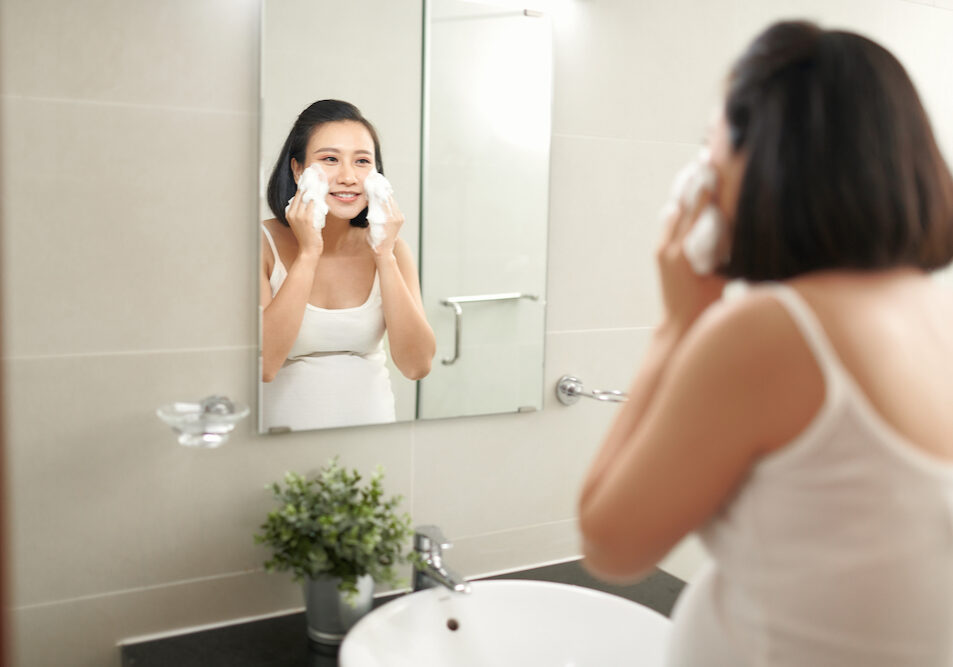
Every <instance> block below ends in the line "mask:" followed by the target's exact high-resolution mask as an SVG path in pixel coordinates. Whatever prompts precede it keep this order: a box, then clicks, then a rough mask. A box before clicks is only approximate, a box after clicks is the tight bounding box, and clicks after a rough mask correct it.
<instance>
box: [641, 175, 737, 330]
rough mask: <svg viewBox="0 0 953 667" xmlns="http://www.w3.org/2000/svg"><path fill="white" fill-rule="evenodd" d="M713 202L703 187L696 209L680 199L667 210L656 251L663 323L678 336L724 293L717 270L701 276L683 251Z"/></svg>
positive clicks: (723, 285)
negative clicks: (690, 234) (706, 209)
mask: <svg viewBox="0 0 953 667" xmlns="http://www.w3.org/2000/svg"><path fill="white" fill-rule="evenodd" d="M710 203H711V193H710V192H708V191H702V192H701V194H700V196H699V197H698V200H697V201H696V202H695V208H694V209H693V210H691V211H688V210H686V209H685V207H684V205H682V204H681V203H679V204H677V205H674V206H671V207H670V208H668V209H667V210H666V212H665V214H664V215H665V231H664V232H663V234H662V239H661V242H660V243H659V247H658V250H657V251H656V260H657V262H658V269H659V279H660V282H661V287H662V302H663V305H664V309H665V315H664V320H663V325H662V326H663V328H664V327H665V326H668V327H672V328H674V330H675V332H676V334H677V335H678V336H679V337H680V336H681V334H684V333H685V332H686V331H688V330H689V329H690V328H691V326H692V324H694V323H695V320H696V319H698V316H699V315H701V314H702V312H704V311H705V309H706V308H708V306H710V305H711V304H712V303H714V302H715V301H717V300H718V299H719V298H720V297H721V293H722V291H723V290H724V288H725V284H726V283H727V281H726V280H725V279H724V278H722V277H721V276H719V275H717V274H712V275H705V276H701V275H698V274H697V273H695V271H693V270H692V267H691V264H689V262H688V258H687V257H685V253H684V251H683V245H684V242H685V237H686V236H687V235H688V232H689V231H690V230H691V229H692V226H693V225H694V224H695V223H696V222H697V220H698V217H699V214H700V213H701V212H702V211H703V210H704V209H705V207H706V206H708V205H709V204H710Z"/></svg>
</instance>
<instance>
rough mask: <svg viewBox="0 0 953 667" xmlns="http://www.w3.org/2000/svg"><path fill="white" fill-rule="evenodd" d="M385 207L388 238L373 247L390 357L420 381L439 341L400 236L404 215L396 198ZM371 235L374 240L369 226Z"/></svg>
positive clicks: (414, 270) (385, 229)
mask: <svg viewBox="0 0 953 667" xmlns="http://www.w3.org/2000/svg"><path fill="white" fill-rule="evenodd" d="M385 209H386V210H387V213H388V219H387V221H386V222H385V223H384V238H383V240H381V242H380V243H378V244H377V247H374V245H373V244H371V248H372V250H373V253H374V262H375V263H376V264H377V274H378V276H380V285H381V300H382V301H383V308H384V323H385V325H386V326H387V340H388V342H389V344H390V356H391V359H393V360H394V365H395V366H397V368H398V369H400V372H401V373H403V374H404V376H406V377H408V378H410V379H411V380H420V379H421V378H424V377H426V376H427V374H428V373H430V363H431V362H432V361H433V355H434V354H435V353H436V351H437V342H436V339H435V338H434V334H433V329H431V328H430V324H429V323H428V322H427V317H426V315H425V314H424V304H423V300H422V299H421V298H420V279H419V278H418V277H417V267H416V266H414V258H413V256H412V255H411V253H410V248H408V247H407V243H406V242H404V240H403V239H400V238H398V236H397V235H398V234H399V233H400V228H401V227H402V226H403V224H404V215H403V213H401V212H400V208H399V207H398V206H397V201H396V200H395V199H394V198H393V197H390V198H389V200H388V202H387V205H386V206H385ZM367 238H368V243H370V230H369V229H368V235H367Z"/></svg>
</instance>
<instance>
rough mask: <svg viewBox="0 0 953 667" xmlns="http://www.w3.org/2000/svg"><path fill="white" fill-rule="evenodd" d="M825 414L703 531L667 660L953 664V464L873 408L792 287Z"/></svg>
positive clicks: (756, 666)
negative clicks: (702, 552)
mask: <svg viewBox="0 0 953 667" xmlns="http://www.w3.org/2000/svg"><path fill="white" fill-rule="evenodd" d="M766 289H771V290H772V292H773V294H774V295H775V296H776V298H777V299H778V301H779V302H780V303H781V304H782V305H783V306H784V307H785V309H786V310H787V312H788V313H789V314H790V316H791V318H792V319H793V320H794V322H795V323H796V324H797V326H798V328H799V330H800V332H801V335H802V336H803V337H804V339H805V341H806V342H807V344H808V345H809V347H810V348H811V350H812V352H813V354H814V357H815V358H816V359H817V362H818V364H819V366H820V369H821V371H822V373H823V376H824V383H825V390H826V395H825V398H824V402H823V404H822V406H821V408H820V410H819V411H818V414H817V415H816V416H815V418H814V419H813V420H812V422H811V423H810V424H809V425H808V426H807V427H806V428H805V430H804V431H803V432H802V433H801V434H800V435H799V436H798V437H797V438H795V439H794V440H793V441H792V442H790V443H789V444H787V445H786V446H785V447H783V448H781V449H780V450H778V451H776V452H775V453H773V454H771V455H769V456H767V457H765V458H764V459H762V460H761V461H760V462H759V463H758V464H756V465H755V466H754V468H753V470H752V471H751V473H750V475H749V477H748V479H747V480H746V482H745V483H744V486H743V487H742V489H741V490H740V491H739V493H738V494H737V496H736V497H735V498H734V499H733V500H732V501H731V502H730V503H729V504H728V505H727V506H726V507H725V508H724V509H723V510H722V511H721V512H720V513H719V514H718V515H717V516H716V517H714V518H713V519H712V520H711V521H710V522H709V523H708V524H707V525H706V526H705V527H704V528H703V529H702V530H701V531H700V536H701V539H702V542H703V544H704V545H705V547H706V549H707V551H708V552H709V554H710V556H711V559H710V561H709V562H708V563H707V564H706V566H705V567H704V568H703V570H702V572H701V573H700V574H699V575H698V576H697V577H696V579H695V580H694V581H693V582H692V583H691V584H690V585H689V586H688V588H687V589H686V590H685V592H684V593H683V594H682V596H681V598H680V599H679V600H678V603H677V604H676V607H675V611H674V613H673V621H674V627H673V633H672V637H671V644H670V650H669V655H668V660H667V663H666V664H667V665H669V666H670V667H716V666H717V667H953V464H949V463H947V462H945V461H943V460H941V459H938V458H935V457H933V456H932V455H930V454H928V453H926V452H924V451H922V450H920V449H918V448H916V447H915V446H914V445H912V444H910V443H909V442H908V441H907V440H905V439H904V437H903V436H901V435H900V434H899V433H897V432H896V431H895V430H894V429H893V428H892V427H891V426H890V425H889V424H888V423H887V422H885V421H884V420H883V418H882V417H880V415H879V414H878V413H877V412H876V411H875V410H874V408H873V406H872V405H871V404H870V403H869V401H868V400H867V398H866V396H865V395H864V394H863V392H862V391H861V389H860V388H859V387H858V386H857V385H856V384H855V382H854V380H853V378H852V377H851V376H850V375H849V374H848V372H847V370H846V369H845V368H844V367H843V365H842V364H841V362H840V360H839V358H838V357H837V355H836V353H835V351H834V349H833V347H832V346H831V344H830V342H829V341H828V339H827V337H826V335H825V333H824V330H823V328H822V327H821V325H820V322H819V321H818V320H817V319H816V318H815V316H814V314H813V312H812V311H811V309H810V307H809V306H808V305H807V303H806V302H805V301H803V299H802V298H801V297H800V295H799V294H798V293H797V292H796V291H794V290H793V289H792V288H790V287H787V286H783V285H775V286H770V287H768V288H766Z"/></svg>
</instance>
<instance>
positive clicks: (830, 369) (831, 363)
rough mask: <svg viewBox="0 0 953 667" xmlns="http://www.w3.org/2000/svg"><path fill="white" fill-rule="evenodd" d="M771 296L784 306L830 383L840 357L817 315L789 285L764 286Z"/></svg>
mask: <svg viewBox="0 0 953 667" xmlns="http://www.w3.org/2000/svg"><path fill="white" fill-rule="evenodd" d="M764 289H767V290H768V291H769V292H770V293H771V294H772V296H774V297H775V298H776V299H777V300H778V302H779V303H780V304H781V305H782V306H783V307H784V309H785V310H786V311H787V313H788V315H790V316H791V319H792V320H794V323H795V325H796V326H797V328H798V331H799V332H800V333H801V336H802V337H803V338H804V341H805V342H806V343H807V345H808V347H809V348H810V349H811V352H812V353H813V354H814V358H815V359H816V360H817V363H818V365H819V366H820V367H821V371H822V372H823V373H824V377H825V379H826V380H827V381H828V383H830V381H831V380H832V378H833V377H834V376H835V375H836V374H837V371H840V370H842V366H841V363H840V357H838V356H837V351H836V350H835V349H834V346H833V345H832V344H831V341H830V339H829V338H828V337H827V334H826V333H825V331H824V327H823V326H822V325H821V322H820V320H818V319H817V315H815V314H814V311H813V310H812V309H811V307H810V306H809V305H808V303H807V302H806V301H805V300H804V297H802V296H801V295H800V294H799V293H798V291H797V290H795V289H794V288H793V287H791V286H790V285H784V284H781V283H772V284H770V285H767V286H765V288H764Z"/></svg>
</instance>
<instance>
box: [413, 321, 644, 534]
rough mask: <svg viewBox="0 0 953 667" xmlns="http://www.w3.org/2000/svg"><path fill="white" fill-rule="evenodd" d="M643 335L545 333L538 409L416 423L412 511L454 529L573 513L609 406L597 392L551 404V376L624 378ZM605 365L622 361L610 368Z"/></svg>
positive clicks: (507, 525) (511, 525)
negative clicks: (594, 395)
mask: <svg viewBox="0 0 953 667" xmlns="http://www.w3.org/2000/svg"><path fill="white" fill-rule="evenodd" d="M648 335H649V332H648V331H641V330H619V331H599V332H585V333H572V334H570V333H566V334H549V335H548V336H547V348H546V374H545V377H546V379H545V381H544V405H543V410H542V411H541V412H535V413H529V414H512V415H499V416H493V417H482V418H478V419H477V420H475V419H472V418H462V419H455V420H446V421H435V422H418V423H416V424H415V427H414V494H415V495H414V506H413V515H414V520H415V521H416V522H417V523H434V524H437V525H438V526H440V527H441V528H442V529H443V530H444V532H445V534H446V535H447V537H449V538H451V539H457V538H463V537H469V536H473V535H480V534H484V533H490V532H494V531H500V530H512V529H516V528H518V527H520V526H530V525H536V524H541V523H548V522H553V521H562V520H567V519H570V518H572V517H574V516H575V503H576V494H577V492H578V488H579V485H580V484H581V480H582V476H583V474H584V473H585V470H586V468H587V466H588V464H589V462H590V460H591V458H592V456H593V455H594V452H595V449H596V447H597V446H598V444H599V440H600V438H601V436H602V434H603V433H604V432H605V430H606V429H608V426H609V423H610V420H611V419H612V416H613V413H614V411H615V410H614V406H612V405H608V404H604V403H599V402H597V401H584V402H580V403H579V404H577V405H574V406H572V407H566V406H563V405H561V404H559V403H558V402H557V400H556V396H555V386H556V380H557V379H558V378H559V377H560V376H561V375H563V374H564V373H574V374H578V376H579V377H581V378H583V379H584V380H585V381H586V382H589V383H592V384H590V386H599V383H600V382H606V383H608V382H620V383H625V384H628V382H629V378H630V376H629V370H628V369H632V368H634V366H635V363H636V361H637V360H638V358H639V357H640V355H641V350H642V346H643V345H644V343H645V340H646V338H647V336H648ZM606 368H622V369H626V370H625V371H623V372H618V371H615V372H614V373H613V374H612V375H611V376H610V373H609V372H608V371H604V370H603V369H606ZM623 376H624V377H623ZM623 386H624V385H623ZM602 388H606V385H602ZM450 442H452V443H453V446H452V447H448V446H447V444H448V443H450Z"/></svg>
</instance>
